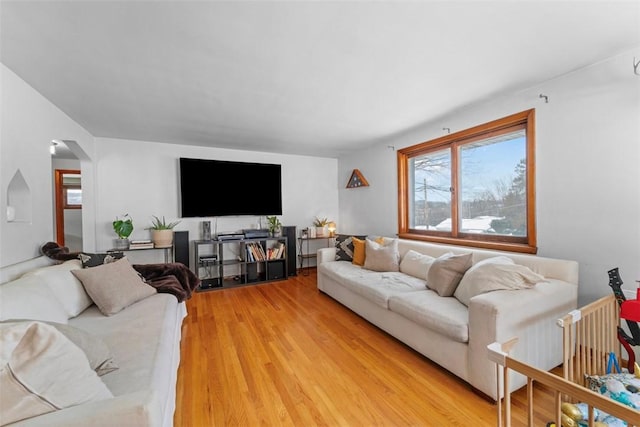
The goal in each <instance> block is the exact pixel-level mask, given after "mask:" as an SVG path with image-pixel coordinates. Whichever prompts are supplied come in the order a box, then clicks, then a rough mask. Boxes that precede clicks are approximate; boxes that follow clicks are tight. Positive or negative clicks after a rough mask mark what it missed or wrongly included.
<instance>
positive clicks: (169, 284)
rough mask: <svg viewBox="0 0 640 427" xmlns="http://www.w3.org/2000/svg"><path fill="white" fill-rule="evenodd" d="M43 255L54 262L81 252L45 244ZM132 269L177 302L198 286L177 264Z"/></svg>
mask: <svg viewBox="0 0 640 427" xmlns="http://www.w3.org/2000/svg"><path fill="white" fill-rule="evenodd" d="M40 250H41V252H42V254H43V255H45V256H47V257H49V258H51V259H53V260H56V261H69V260H72V259H78V258H79V255H80V254H81V252H69V248H67V247H66V246H60V245H58V244H57V243H56V242H47V243H45V244H44V245H42V247H41V248H40ZM132 267H133V268H134V270H136V271H137V272H138V273H140V275H141V276H142V277H143V278H144V280H145V281H146V282H147V283H148V284H149V285H150V286H153V287H154V288H156V290H157V291H158V292H159V293H167V294H172V295H174V296H175V297H176V298H177V299H178V301H179V302H182V301H185V300H187V299H189V298H191V295H192V294H193V292H194V291H195V290H196V288H197V287H198V286H200V279H199V278H198V277H197V276H196V275H195V274H194V273H193V272H192V271H191V270H189V268H188V267H187V266H186V265H184V264H182V263H179V262H174V263H170V264H133V265H132Z"/></svg>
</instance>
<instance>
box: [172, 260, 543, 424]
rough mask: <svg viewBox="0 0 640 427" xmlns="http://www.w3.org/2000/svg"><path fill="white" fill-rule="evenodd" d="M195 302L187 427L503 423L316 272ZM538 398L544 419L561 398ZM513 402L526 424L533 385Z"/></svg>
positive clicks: (183, 405) (184, 387)
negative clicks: (323, 283) (330, 290)
mask: <svg viewBox="0 0 640 427" xmlns="http://www.w3.org/2000/svg"><path fill="white" fill-rule="evenodd" d="M187 307H188V312H189V315H188V316H187V318H186V319H185V322H184V325H183V338H182V353H181V363H180V369H179V372H178V389H177V393H178V396H177V409H176V413H175V425H176V427H181V426H183V427H187V426H189V427H191V426H257V425H263V426H495V425H496V419H497V418H496V405H495V404H494V403H492V402H489V401H488V400H486V398H484V397H481V396H479V395H478V394H476V393H474V392H473V391H472V389H471V387H470V386H469V385H468V384H466V383H464V382H462V381H461V380H459V379H458V378H457V377H455V376H453V375H452V374H449V373H448V372H447V371H445V370H444V369H442V368H441V367H439V366H438V365H436V364H434V363H432V362H430V361H429V360H428V359H426V358H425V357H423V356H421V355H420V354H418V353H417V352H415V351H413V350H411V349H410V348H409V347H407V346H405V345H404V344H402V343H400V342H399V341H397V340H396V339H394V338H393V337H391V336H390V335H388V334H386V333H385V332H383V331H381V330H380V329H378V328H376V327H375V326H373V325H371V324H370V323H368V322H367V321H365V320H364V319H362V318H360V317H359V316H357V315H356V314H354V313H353V312H351V311H350V310H348V309H347V308H345V307H343V306H342V305H340V304H339V303H337V302H336V301H334V300H333V299H331V298H330V297H328V296H326V295H324V294H322V293H321V292H319V291H318V290H317V289H316V279H315V272H314V271H313V270H312V271H311V274H310V275H309V276H302V275H298V276H295V277H292V278H290V279H289V280H286V281H281V282H272V283H268V284H262V285H256V286H247V287H241V288H235V289H228V290H226V289H225V290H215V291H209V292H201V293H196V294H194V296H193V297H192V298H191V299H190V300H189V301H188V302H187ZM535 396H536V397H535V399H536V403H537V406H543V407H546V409H544V411H545V412H544V413H542V414H536V426H537V425H540V426H544V425H545V424H546V422H547V421H549V420H551V419H552V409H551V408H552V403H551V402H552V398H551V394H550V392H549V391H548V390H543V389H536V390H535ZM513 399H514V407H513V412H514V413H513V418H512V419H513V422H514V425H516V426H517V425H525V423H524V417H525V415H524V413H525V404H524V402H526V394H525V389H521V390H520V391H518V392H517V393H515V394H514V397H513Z"/></svg>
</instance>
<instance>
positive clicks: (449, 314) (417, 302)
mask: <svg viewBox="0 0 640 427" xmlns="http://www.w3.org/2000/svg"><path fill="white" fill-rule="evenodd" d="M389 310H391V311H393V312H395V313H398V314H400V315H401V316H404V317H406V318H407V319H410V320H412V321H414V322H415V323H417V324H419V325H422V326H424V327H425V328H428V329H431V330H432V331H434V332H438V333H440V334H442V335H444V336H447V337H449V338H451V339H452V340H455V341H458V342H461V343H466V342H468V341H469V311H468V310H467V307H465V306H464V305H463V304H462V303H461V302H460V301H458V300H457V299H456V298H454V297H441V296H439V295H438V294H437V293H436V292H434V291H431V290H424V291H419V292H413V293H411V294H402V295H393V296H391V297H390V298H389Z"/></svg>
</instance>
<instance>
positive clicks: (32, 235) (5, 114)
mask: <svg viewBox="0 0 640 427" xmlns="http://www.w3.org/2000/svg"><path fill="white" fill-rule="evenodd" d="M0 74H1V77H0V78H1V85H0V87H1V88H2V90H1V94H0V97H1V99H2V104H1V108H0V111H1V113H0V114H1V117H0V123H1V126H0V128H1V130H0V236H1V238H0V267H5V266H8V265H11V264H14V263H17V262H20V261H25V260H28V259H32V258H35V257H37V256H39V255H40V251H39V250H40V246H41V245H42V244H43V243H45V242H47V241H50V240H53V238H54V226H53V215H52V209H53V193H52V191H51V188H52V173H51V155H50V154H49V145H50V143H51V140H52V139H71V140H75V141H78V143H79V144H81V145H82V146H83V147H84V148H85V151H87V152H92V150H93V137H92V136H91V135H90V134H89V133H88V132H87V131H85V130H84V129H83V128H82V127H81V126H79V125H78V124H77V123H76V122H74V121H73V120H71V119H70V118H69V117H68V116H67V115H66V114H64V113H63V112H62V111H60V109H58V108H57V107H56V106H55V105H53V104H52V103H50V102H49V101H48V100H46V99H45V98H43V97H42V96H41V95H40V94H39V93H38V92H36V91H35V90H34V89H33V88H32V87H30V86H29V85H27V84H26V83H25V82H24V81H23V80H22V79H20V78H19V77H18V76H16V75H15V74H14V73H13V72H12V71H11V70H10V69H8V68H7V67H5V66H4V65H3V64H0ZM17 170H20V171H21V173H22V175H23V176H24V179H25V181H26V182H27V185H28V186H29V189H30V194H31V196H30V206H31V207H30V215H29V216H30V218H31V219H30V220H29V221H25V222H18V221H16V222H8V221H7V217H6V207H7V186H8V185H9V182H10V180H11V179H12V177H13V176H14V174H15V173H16V171H17Z"/></svg>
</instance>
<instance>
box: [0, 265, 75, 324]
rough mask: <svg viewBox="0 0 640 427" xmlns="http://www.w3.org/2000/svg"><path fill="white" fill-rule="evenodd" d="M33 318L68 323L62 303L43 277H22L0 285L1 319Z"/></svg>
mask: <svg viewBox="0 0 640 427" xmlns="http://www.w3.org/2000/svg"><path fill="white" fill-rule="evenodd" d="M10 319H31V320H46V321H49V322H58V323H67V322H68V319H69V318H68V316H67V312H66V310H65V309H64V307H63V306H62V303H61V302H60V301H59V300H58V299H57V298H56V297H55V295H54V293H53V292H52V291H51V289H50V288H49V287H48V286H47V285H46V284H45V283H44V282H43V280H42V278H41V277H37V276H31V277H20V278H19V279H16V280H13V281H11V282H8V283H5V284H4V285H0V320H10Z"/></svg>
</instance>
